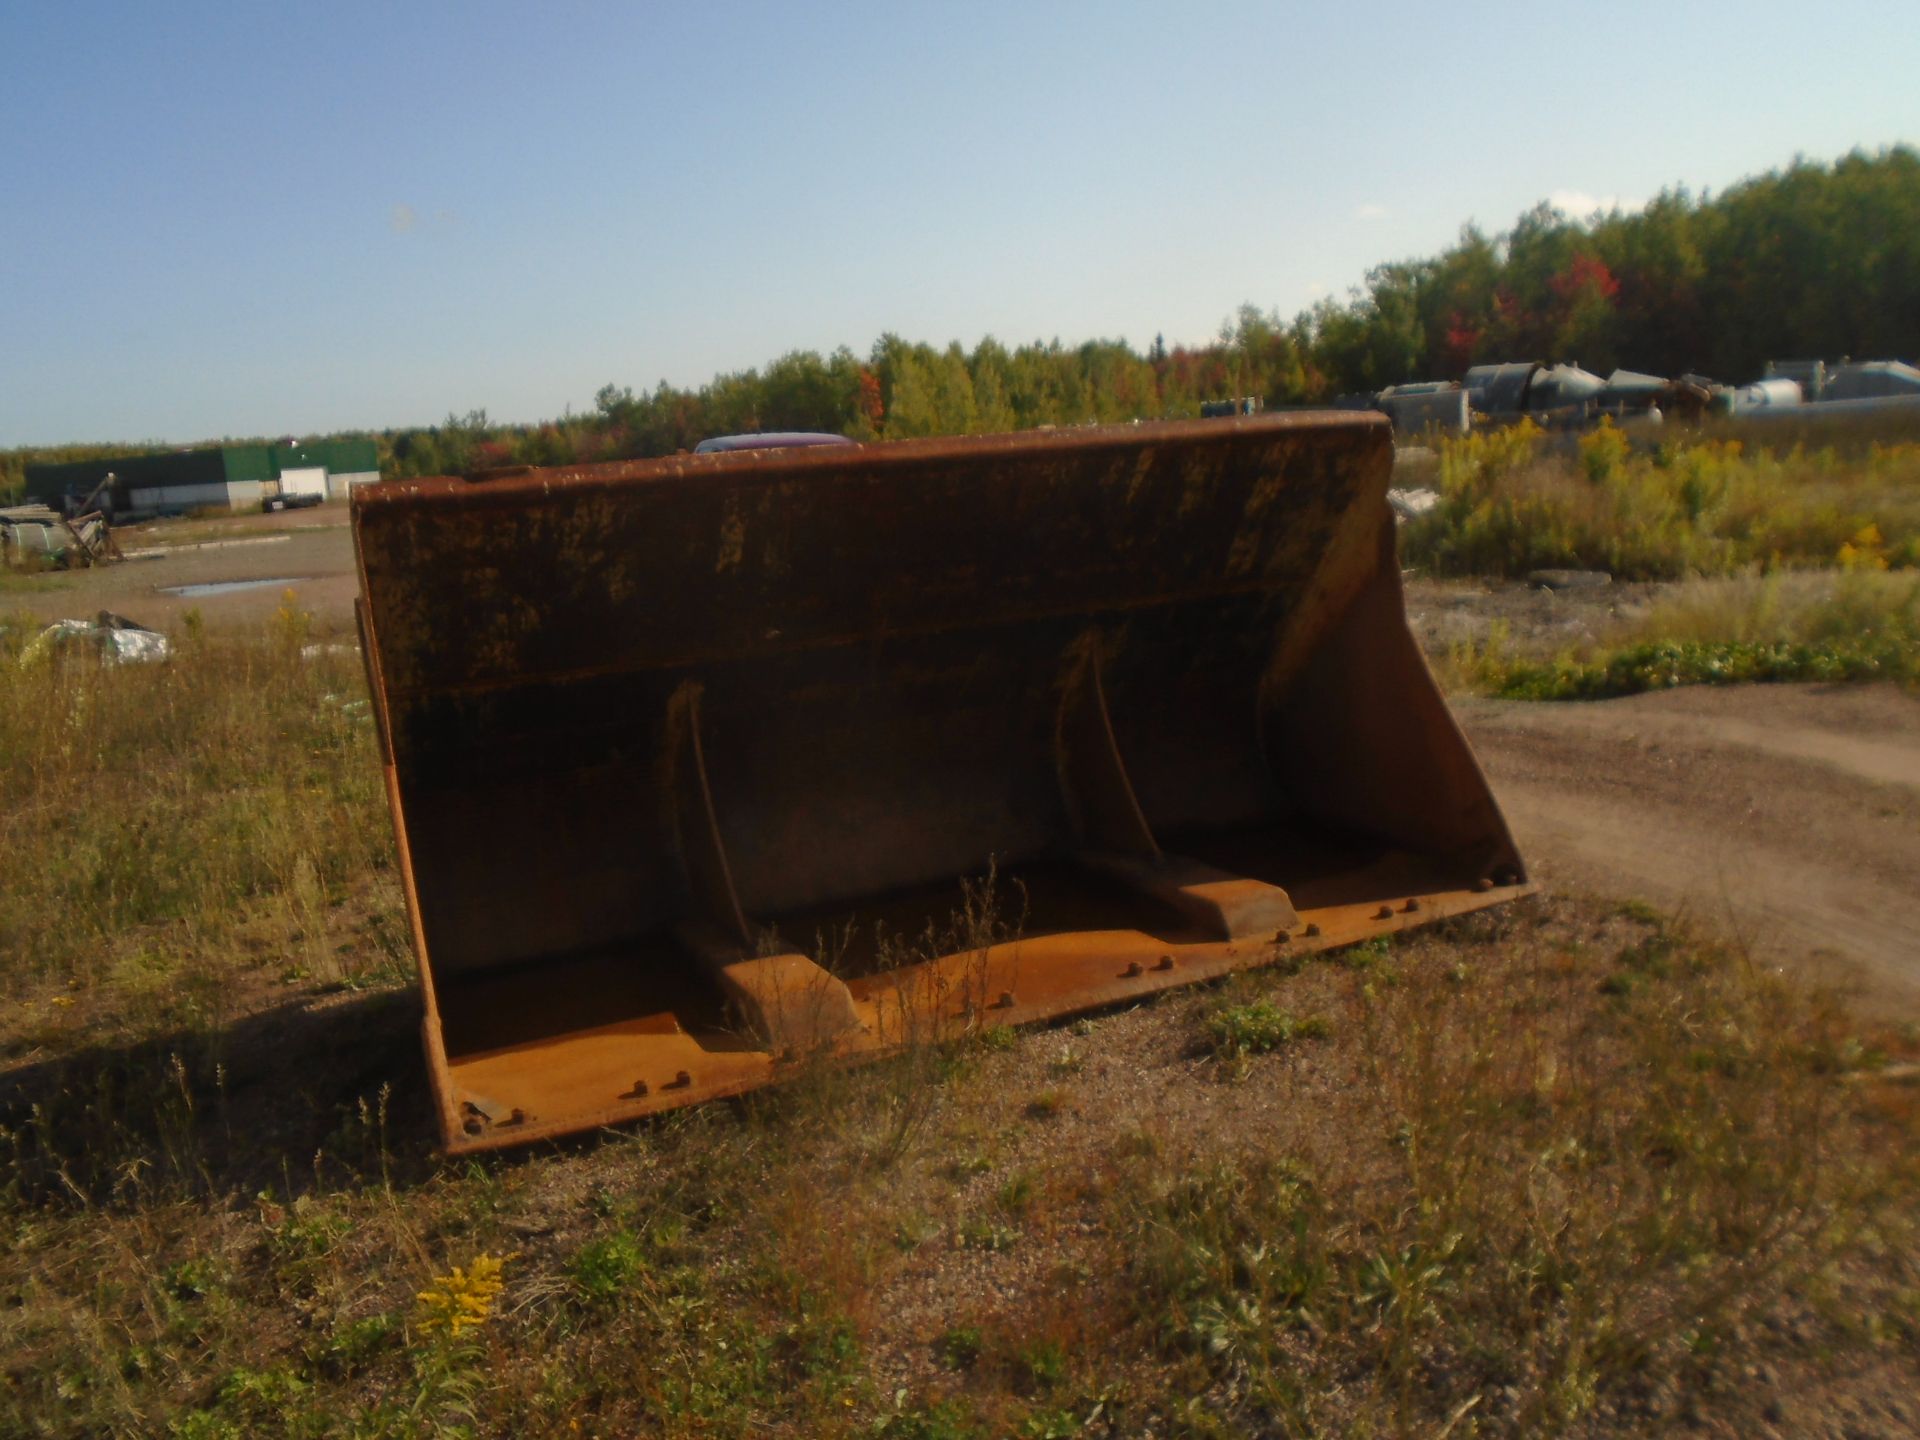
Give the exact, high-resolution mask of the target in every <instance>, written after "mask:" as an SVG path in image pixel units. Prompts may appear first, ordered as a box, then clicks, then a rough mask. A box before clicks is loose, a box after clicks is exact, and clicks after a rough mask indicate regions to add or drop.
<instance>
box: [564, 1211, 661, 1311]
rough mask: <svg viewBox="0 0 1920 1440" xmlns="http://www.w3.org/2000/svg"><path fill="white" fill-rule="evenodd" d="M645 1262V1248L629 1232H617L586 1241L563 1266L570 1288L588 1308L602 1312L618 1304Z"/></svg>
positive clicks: (637, 1238)
mask: <svg viewBox="0 0 1920 1440" xmlns="http://www.w3.org/2000/svg"><path fill="white" fill-rule="evenodd" d="M646 1263H647V1254H646V1248H645V1246H644V1245H643V1244H642V1243H641V1241H640V1238H639V1237H638V1236H636V1235H634V1234H633V1233H632V1232H631V1231H627V1230H617V1231H615V1232H614V1233H613V1234H611V1235H607V1236H604V1237H602V1238H600V1239H596V1240H589V1241H588V1242H587V1243H586V1244H585V1245H583V1246H581V1247H580V1249H579V1250H578V1251H576V1252H575V1253H574V1257H573V1259H572V1260H571V1261H570V1262H569V1263H568V1265H567V1275H568V1278H569V1279H571V1280H572V1281H573V1288H574V1290H575V1291H576V1292H577V1293H578V1295H579V1296H580V1298H581V1300H583V1301H584V1302H585V1303H586V1304H587V1305H588V1306H590V1307H594V1308H600V1309H604V1308H607V1307H609V1306H612V1305H613V1304H615V1303H616V1302H618V1301H619V1299H620V1297H621V1296H622V1295H624V1294H625V1293H626V1292H627V1290H628V1288H629V1287H630V1286H631V1285H632V1284H633V1282H634V1279H635V1278H636V1277H637V1276H638V1275H639V1274H640V1272H641V1270H642V1269H644V1268H645V1266H646Z"/></svg>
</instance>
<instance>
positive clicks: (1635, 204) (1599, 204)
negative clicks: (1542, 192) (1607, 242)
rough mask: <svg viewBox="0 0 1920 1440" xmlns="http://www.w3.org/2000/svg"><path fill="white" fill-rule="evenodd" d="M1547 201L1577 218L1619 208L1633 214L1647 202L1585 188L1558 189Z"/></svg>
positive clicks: (1580, 218)
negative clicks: (1594, 193) (1599, 193)
mask: <svg viewBox="0 0 1920 1440" xmlns="http://www.w3.org/2000/svg"><path fill="white" fill-rule="evenodd" d="M1547 203H1548V204H1549V205H1551V206H1553V208H1554V209H1556V210H1562V211H1565V212H1566V213H1567V214H1568V215H1569V216H1571V217H1572V218H1573V219H1575V220H1588V219H1591V218H1592V217H1593V215H1594V213H1595V212H1596V211H1599V212H1605V211H1613V210H1619V211H1622V212H1624V213H1627V214H1631V213H1632V212H1633V211H1635V210H1638V209H1639V208H1640V207H1641V206H1642V205H1645V204H1646V203H1647V202H1646V201H1644V200H1627V199H1623V198H1622V197H1620V196H1618V195H1591V194H1588V193H1587V192H1586V191H1585V190H1556V191H1554V192H1553V193H1552V194H1551V195H1549V196H1547Z"/></svg>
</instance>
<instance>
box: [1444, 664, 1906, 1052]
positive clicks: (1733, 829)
mask: <svg viewBox="0 0 1920 1440" xmlns="http://www.w3.org/2000/svg"><path fill="white" fill-rule="evenodd" d="M1455 711H1456V713H1457V714H1458V715H1459V717H1460V720H1461V723H1462V724H1463V725H1464V727H1465V728H1466V731H1467V735H1468V738H1469V739H1470V740H1471V741H1472V743H1473V747H1474V749H1475V751H1476V752H1477V753H1478V755H1479V756H1480V760H1481V764H1482V765H1483V766H1484V767H1485V768H1486V771H1487V774H1488V776H1489V778H1490V779H1491V780H1492V782H1493V785H1494V789H1495V791H1496V792H1497V793H1498V795H1499V797H1500V801H1501V804H1502V805H1503V806H1504V807H1505V809H1506V812H1507V817H1508V819H1509V821H1510V822H1511V823H1512V825H1513V827H1514V830H1515V833H1516V837H1517V838H1518V839H1519V841H1520V845H1521V849H1522V852H1523V853H1524V854H1525V855H1527V856H1528V858H1529V861H1530V863H1531V865H1532V866H1533V868H1534V871H1535V873H1536V875H1537V876H1538V877H1539V878H1541V879H1543V880H1545V881H1546V883H1547V884H1548V885H1549V886H1550V887H1552V888H1554V889H1557V890H1563V891H1570V892H1575V893H1586V894H1593V895H1606V896H1613V897H1620V896H1637V897H1640V898H1644V899H1646V900H1648V901H1650V902H1652V903H1654V904H1656V905H1659V906H1661V907H1663V908H1666V909H1670V910H1676V911H1680V912H1683V913H1685V914H1686V915H1688V916H1689V917H1690V918H1691V919H1693V920H1694V921H1696V922H1697V923H1701V924H1704V925H1706V926H1707V927H1709V928H1711V929H1714V930H1717V931H1719V932H1720V933H1722V934H1724V935H1726V936H1728V937H1729V938H1732V939H1734V940H1736V941H1738V942H1739V943H1741V944H1742V945H1744V946H1746V947H1747V948H1748V949H1749V950H1750V952H1751V953H1752V954H1754V955H1755V956H1756V957H1757V958H1762V959H1764V960H1767V961H1769V962H1772V963H1777V964H1801V963H1804V962H1806V961H1807V959H1808V957H1812V958H1813V959H1814V960H1815V961H1816V962H1825V964H1826V965H1827V966H1828V968H1829V976H1828V978H1831V979H1836V980H1839V981H1841V982H1842V983H1845V984H1848V985H1852V986H1857V987H1858V988H1859V992H1860V993H1859V1000H1860V1003H1861V1006H1862V1008H1863V1009H1864V1010H1866V1011H1867V1012H1868V1013H1870V1014H1875V1015H1878V1016H1881V1017H1884V1018H1912V1017H1916V1016H1920V696H1915V695H1912V694H1909V693H1906V692H1903V691H1900V690H1898V689H1895V688H1893V687H1891V686H1870V687H1829V686H1805V685H1760V686H1738V687H1728V688H1707V687H1694V688H1689V689H1682V690H1671V691H1665V692H1662V693H1658V694H1650V695H1638V696H1632V697H1629V698H1626V699H1620V700H1606V701H1599V702H1594V703H1585V704H1539V703H1528V702H1521V701H1493V700H1479V699H1468V700H1461V701H1457V702H1456V704H1455Z"/></svg>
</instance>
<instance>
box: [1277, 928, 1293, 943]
mask: <svg viewBox="0 0 1920 1440" xmlns="http://www.w3.org/2000/svg"><path fill="white" fill-rule="evenodd" d="M1291 939H1293V936H1292V935H1291V934H1289V933H1288V932H1287V931H1285V930H1276V931H1274V932H1273V943H1274V944H1276V945H1284V944H1286V943H1287V942H1288V941H1289V940H1291Z"/></svg>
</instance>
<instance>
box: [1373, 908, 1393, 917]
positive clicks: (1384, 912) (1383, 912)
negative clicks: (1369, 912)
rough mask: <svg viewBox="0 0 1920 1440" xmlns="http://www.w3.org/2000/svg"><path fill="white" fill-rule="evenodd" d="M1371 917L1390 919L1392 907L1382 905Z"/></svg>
mask: <svg viewBox="0 0 1920 1440" xmlns="http://www.w3.org/2000/svg"><path fill="white" fill-rule="evenodd" d="M1373 918H1374V919H1376V920H1391V919H1392V918H1393V907H1392V906H1391V905H1382V906H1381V907H1380V908H1379V909H1378V910H1376V911H1374V912H1373Z"/></svg>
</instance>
